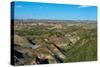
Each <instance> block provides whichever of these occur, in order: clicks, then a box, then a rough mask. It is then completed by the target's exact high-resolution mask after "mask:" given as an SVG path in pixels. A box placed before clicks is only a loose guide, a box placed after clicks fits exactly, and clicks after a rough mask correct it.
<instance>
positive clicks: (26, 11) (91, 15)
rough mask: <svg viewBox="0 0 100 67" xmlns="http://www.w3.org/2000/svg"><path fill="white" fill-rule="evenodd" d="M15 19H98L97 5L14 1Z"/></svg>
mask: <svg viewBox="0 0 100 67" xmlns="http://www.w3.org/2000/svg"><path fill="white" fill-rule="evenodd" d="M13 3H14V6H13V5H12V7H14V19H53V20H96V18H97V8H96V6H81V5H66V4H49V3H37V2H13Z"/></svg>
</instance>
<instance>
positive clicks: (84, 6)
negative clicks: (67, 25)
mask: <svg viewBox="0 0 100 67" xmlns="http://www.w3.org/2000/svg"><path fill="white" fill-rule="evenodd" d="M87 7H90V6H88V5H80V6H79V7H78V8H87Z"/></svg>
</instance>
